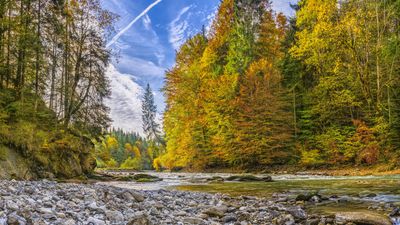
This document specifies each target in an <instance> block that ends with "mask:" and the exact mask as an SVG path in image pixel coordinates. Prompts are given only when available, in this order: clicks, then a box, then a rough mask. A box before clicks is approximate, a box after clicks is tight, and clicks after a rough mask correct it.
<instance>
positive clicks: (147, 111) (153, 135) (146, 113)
mask: <svg viewBox="0 0 400 225" xmlns="http://www.w3.org/2000/svg"><path fill="white" fill-rule="evenodd" d="M142 114H143V115H142V122H143V131H144V133H145V135H146V138H147V139H149V140H159V139H160V130H159V129H160V125H159V124H158V123H157V122H156V119H157V118H156V116H157V106H156V105H155V103H154V94H153V92H152V90H151V88H150V84H147V86H146V90H145V93H144V95H143V99H142Z"/></svg>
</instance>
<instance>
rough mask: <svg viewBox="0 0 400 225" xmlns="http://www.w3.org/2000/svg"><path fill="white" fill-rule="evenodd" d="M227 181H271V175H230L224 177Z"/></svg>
mask: <svg viewBox="0 0 400 225" xmlns="http://www.w3.org/2000/svg"><path fill="white" fill-rule="evenodd" d="M226 180H227V181H242V182H251V181H265V182H270V181H272V177H271V176H265V177H256V176H253V175H235V176H230V177H228V178H226Z"/></svg>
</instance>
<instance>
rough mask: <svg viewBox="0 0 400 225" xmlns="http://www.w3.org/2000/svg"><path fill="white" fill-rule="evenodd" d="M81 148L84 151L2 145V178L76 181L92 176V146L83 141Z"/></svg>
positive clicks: (68, 147) (65, 146) (64, 146)
mask: <svg viewBox="0 0 400 225" xmlns="http://www.w3.org/2000/svg"><path fill="white" fill-rule="evenodd" d="M78 139H79V138H78ZM80 145H81V147H82V148H74V146H71V145H68V144H65V143H57V144H55V145H53V147H52V148H40V149H35V150H32V149H19V148H16V147H15V146H14V147H13V148H10V147H6V146H4V145H1V147H0V148H1V150H0V151H1V152H2V153H1V155H2V156H1V158H0V179H39V178H54V177H57V178H74V177H79V176H84V175H86V174H90V173H91V172H92V171H93V169H94V168H95V167H96V161H95V158H94V156H93V145H92V144H91V143H89V142H86V141H85V140H84V139H82V140H81V143H80ZM9 146H10V145H9ZM11 146H12V145H11Z"/></svg>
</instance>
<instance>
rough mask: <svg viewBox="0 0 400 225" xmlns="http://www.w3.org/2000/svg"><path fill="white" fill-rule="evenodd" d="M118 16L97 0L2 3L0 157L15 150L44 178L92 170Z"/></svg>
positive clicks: (106, 123) (105, 122)
mask: <svg viewBox="0 0 400 225" xmlns="http://www.w3.org/2000/svg"><path fill="white" fill-rule="evenodd" d="M116 18H117V16H116V15H114V14H112V13H111V12H108V11H106V10H103V9H102V8H101V6H100V3H99V1H97V0H90V1H72V0H71V1H63V0H58V1H53V0H52V1H50V0H20V1H14V0H13V1H9V0H1V1H0V105H1V107H0V128H1V129H0V155H2V158H4V159H7V155H11V156H13V155H14V154H15V152H17V153H18V154H19V155H20V156H22V159H21V162H18V163H19V164H20V165H21V166H20V167H21V168H24V167H25V166H23V165H25V164H27V166H26V167H27V171H34V174H35V175H39V176H45V177H46V176H47V175H46V174H47V173H48V172H51V173H52V174H54V175H55V176H65V177H72V176H79V175H81V174H82V173H88V172H90V171H92V170H93V168H94V167H95V166H96V162H95V160H94V158H93V147H92V146H93V144H92V141H91V139H92V138H93V137H97V136H98V135H100V134H102V133H103V132H104V130H105V129H106V128H107V127H108V126H109V124H110V118H109V115H108V108H107V107H106V106H105V104H104V99H105V98H107V97H108V96H109V95H110V88H109V81H108V79H107V78H106V76H105V70H106V67H107V66H108V63H109V60H110V56H111V52H110V50H108V49H107V48H106V46H105V45H106V44H105V40H106V35H107V33H108V32H107V31H108V30H110V31H111V29H112V23H113V21H114V20H115V19H116ZM9 159H13V157H9ZM11 163H12V164H15V163H16V162H11ZM29 168H30V169H29ZM6 172H7V171H6ZM24 173H26V172H24ZM22 175H24V174H22ZM22 175H21V174H18V173H16V174H13V176H22ZM24 176H25V175H24Z"/></svg>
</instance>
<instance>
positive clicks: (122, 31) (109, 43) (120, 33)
mask: <svg viewBox="0 0 400 225" xmlns="http://www.w3.org/2000/svg"><path fill="white" fill-rule="evenodd" d="M161 1H162V0H157V1H155V2H154V3H153V4H151V5H149V6H148V7H147V8H146V9H145V10H144V11H143V12H141V13H140V14H139V15H138V16H137V17H136V18H135V19H134V20H132V22H130V23H129V24H128V26H126V27H125V28H124V29H122V30H121V31H120V32H118V34H116V35H115V36H114V37H113V38H112V39H111V41H110V42H108V43H107V45H106V47H107V48H108V47H110V46H111V45H113V44H114V43H115V42H116V41H117V40H118V39H119V38H120V37H121V36H122V35H123V34H124V33H125V32H126V31H127V30H129V28H131V27H132V25H133V24H135V23H136V22H137V21H138V20H139V19H140V18H142V17H143V16H144V15H146V13H148V12H149V11H150V10H151V9H152V8H153V7H154V6H156V5H157V4H158V3H160V2H161Z"/></svg>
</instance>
